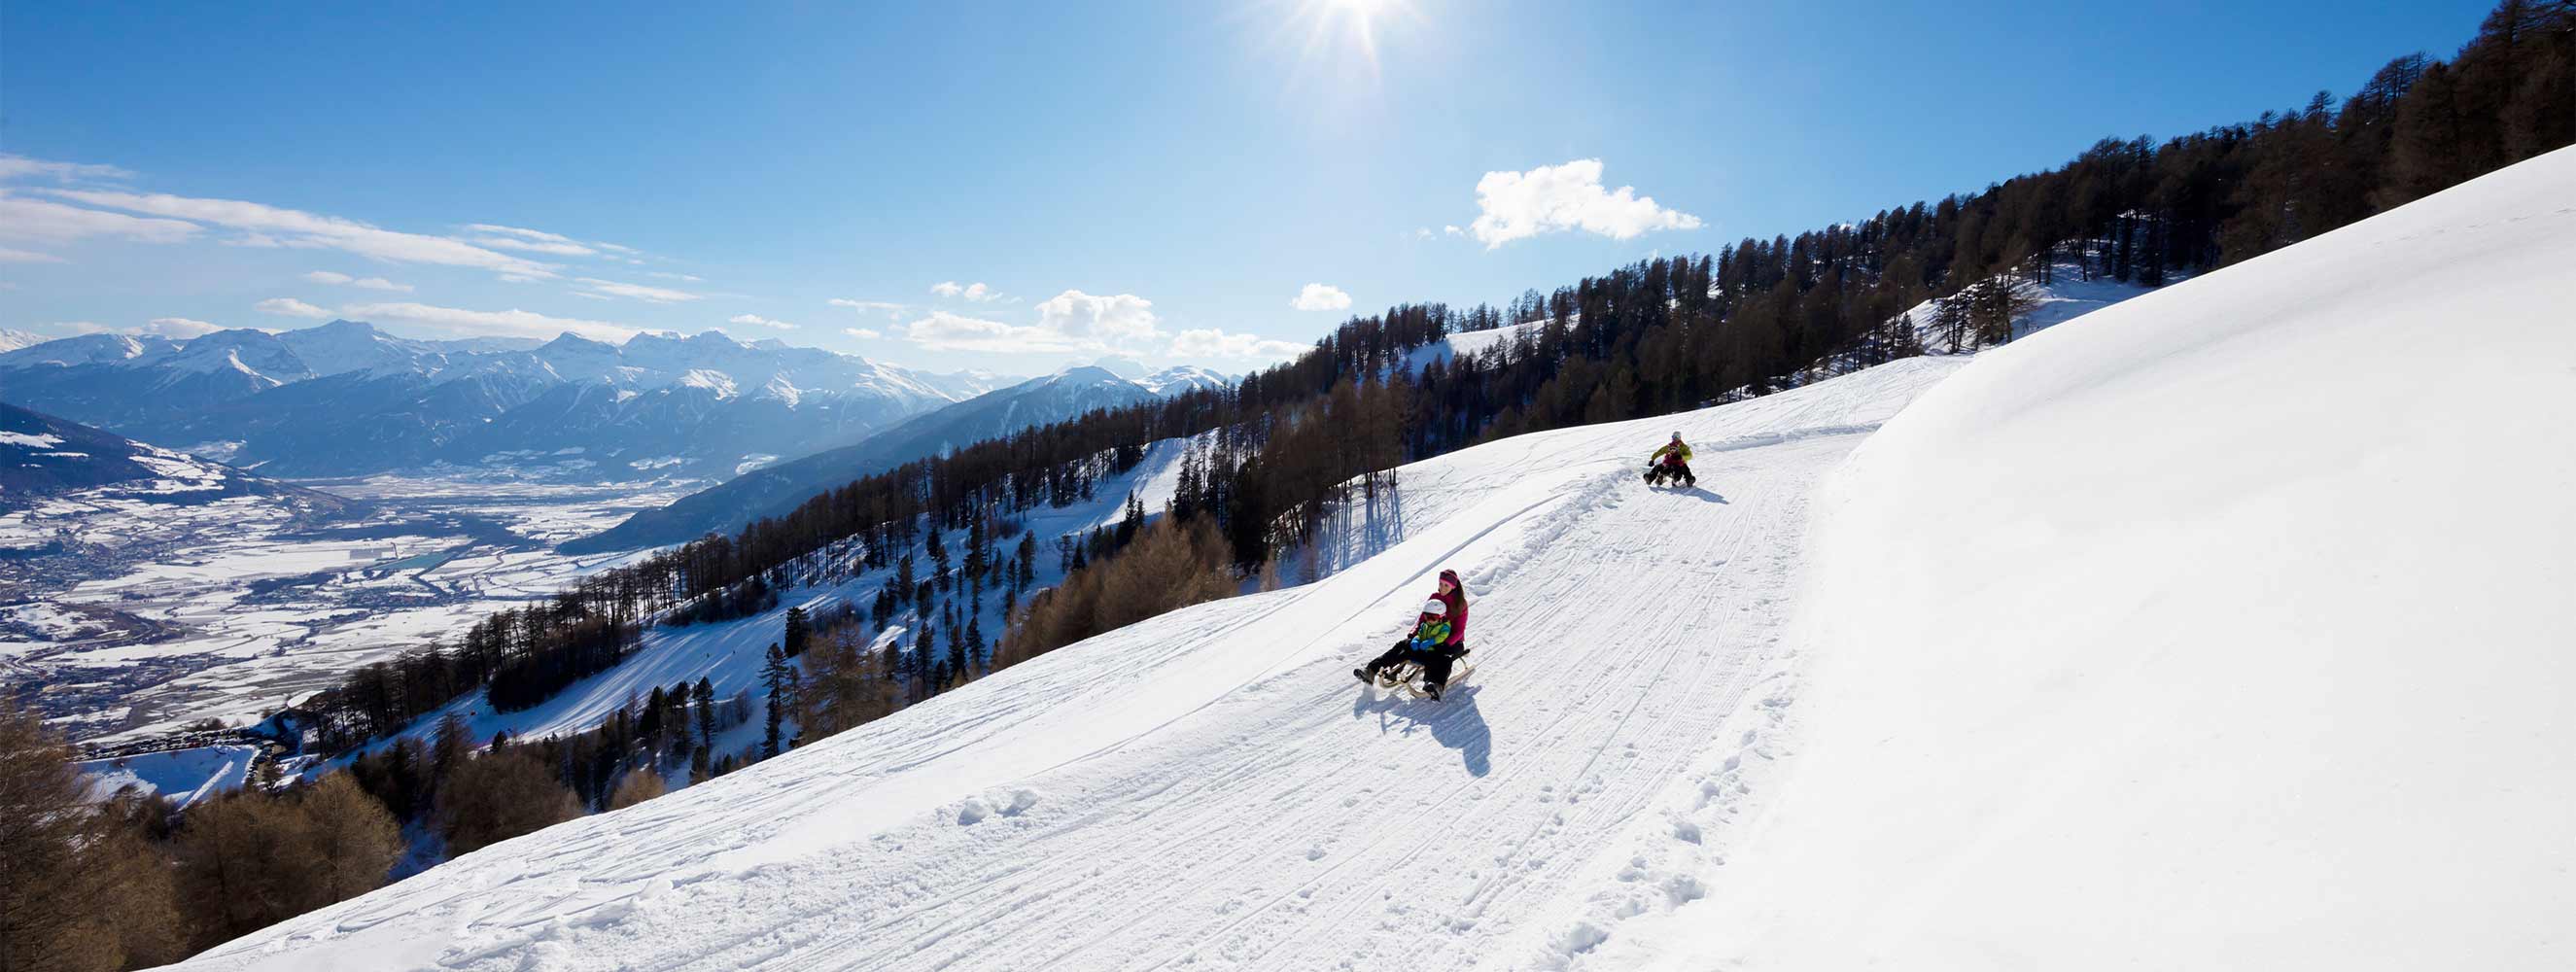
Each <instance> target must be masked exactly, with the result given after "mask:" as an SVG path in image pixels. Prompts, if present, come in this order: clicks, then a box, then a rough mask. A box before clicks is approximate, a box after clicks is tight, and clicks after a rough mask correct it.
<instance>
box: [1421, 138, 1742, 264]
mask: <svg viewBox="0 0 2576 972" xmlns="http://www.w3.org/2000/svg"><path fill="white" fill-rule="evenodd" d="M1476 208H1478V209H1480V210H1483V212H1484V214H1483V215H1481V216H1478V217H1476V221H1475V222H1474V223H1471V224H1469V226H1468V228H1469V229H1470V230H1472V231H1473V232H1474V233H1475V235H1476V239H1478V240H1481V241H1483V242H1484V244H1485V248H1486V249H1488V250H1491V249H1494V248H1496V247H1499V246H1502V245H1503V244H1505V243H1509V242H1511V241H1513V240H1520V239H1527V238H1529V237H1533V236H1537V235H1539V234H1541V233H1558V232H1564V231H1567V230H1578V229H1579V230H1583V231H1584V232H1587V233H1596V234H1599V235H1602V236H1607V237H1610V238H1611V239H1614V240H1626V239H1634V238H1636V237H1637V236H1638V235H1639V234H1642V233H1650V232H1654V231H1656V230H1687V229H1698V228H1699V225H1700V222H1699V217H1697V216H1693V215H1691V214H1689V213H1685V212H1680V211H1677V210H1671V209H1665V208H1663V207H1662V206H1658V205H1656V204H1655V201H1654V199H1652V198H1650V197H1646V196H1640V195H1637V190H1636V187H1634V186H1620V187H1619V188H1617V189H1615V190H1605V189H1603V188H1601V160H1600V159H1576V160H1574V161H1572V162H1568V163H1565V164H1564V165H1542V166H1539V167H1538V168H1535V169H1531V170H1529V171H1528V172H1488V173H1485V177H1484V178H1482V179H1478V180H1476Z"/></svg>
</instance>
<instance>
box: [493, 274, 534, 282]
mask: <svg viewBox="0 0 2576 972" xmlns="http://www.w3.org/2000/svg"><path fill="white" fill-rule="evenodd" d="M501 282H502V283H536V282H537V278H535V277H531V276H528V275H527V274H524V273H505V274H502V275H501Z"/></svg>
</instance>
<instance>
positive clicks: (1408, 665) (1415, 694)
mask: <svg viewBox="0 0 2576 972" xmlns="http://www.w3.org/2000/svg"><path fill="white" fill-rule="evenodd" d="M1475 671H1476V663H1475V662H1472V661H1469V660H1467V657H1466V656H1463V655H1462V656H1460V657H1459V659H1458V663H1457V667H1455V668H1451V669H1450V670H1449V684H1447V685H1444V686H1441V689H1440V690H1441V691H1442V692H1454V691H1457V690H1458V686H1459V684H1460V683H1462V682H1465V681H1466V680H1467V676H1468V675H1470V674H1473V673H1474V672H1475ZM1376 684H1377V687H1379V688H1382V689H1386V690H1388V691H1391V692H1397V693H1400V694H1402V695H1404V696H1405V697H1406V698H1413V699H1427V698H1430V697H1431V693H1430V692H1429V691H1426V690H1425V689H1424V688H1423V687H1422V666H1421V665H1420V664H1419V663H1416V662H1400V663H1397V664H1396V665H1394V666H1392V667H1389V668H1387V669H1386V670H1384V671H1381V672H1379V673H1377V682H1376Z"/></svg>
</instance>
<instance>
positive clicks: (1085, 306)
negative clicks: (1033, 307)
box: [1038, 290, 1160, 344]
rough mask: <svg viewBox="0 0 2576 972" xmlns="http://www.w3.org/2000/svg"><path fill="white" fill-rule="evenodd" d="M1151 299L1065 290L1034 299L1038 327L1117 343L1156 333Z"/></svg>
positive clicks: (1101, 341) (1098, 340)
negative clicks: (1096, 295) (1040, 298)
mask: <svg viewBox="0 0 2576 972" xmlns="http://www.w3.org/2000/svg"><path fill="white" fill-rule="evenodd" d="M1155 325H1156V318H1155V317H1154V302H1153V301H1150V300H1146V299H1145V298H1142V297H1138V296H1136V295H1135V294H1118V295H1116V296H1108V297H1095V296H1093V295H1091V294H1086V293H1083V292H1082V291H1079V290H1068V291H1065V292H1063V293H1061V294H1057V295H1055V296H1053V297H1049V298H1047V299H1046V300H1044V301H1041V302H1039V303H1038V327H1040V328H1042V329H1045V330H1050V331H1055V332H1058V333H1061V334H1065V335H1067V336H1070V337H1074V338H1081V339H1087V340H1093V341H1097V342H1099V343H1102V344H1117V343H1119V342H1121V341H1128V340H1142V339H1145V338H1151V337H1154V336H1156V335H1157V334H1159V333H1160V332H1159V331H1158V330H1157V329H1156V326H1155Z"/></svg>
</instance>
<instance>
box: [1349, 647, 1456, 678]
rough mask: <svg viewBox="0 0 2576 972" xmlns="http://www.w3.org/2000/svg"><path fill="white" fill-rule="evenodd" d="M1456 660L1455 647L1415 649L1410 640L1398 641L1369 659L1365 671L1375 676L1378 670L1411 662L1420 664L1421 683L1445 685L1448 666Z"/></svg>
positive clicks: (1370, 675) (1371, 676)
mask: <svg viewBox="0 0 2576 972" xmlns="http://www.w3.org/2000/svg"><path fill="white" fill-rule="evenodd" d="M1457 661H1458V655H1457V649H1455V648H1449V647H1445V646H1444V647H1438V648H1429V649H1417V648H1415V647H1413V642H1411V641H1399V642H1396V643H1395V647H1393V648H1389V649H1387V650H1386V654H1383V655H1379V656H1377V658H1376V659H1374V660H1372V661H1370V662H1369V663H1368V668H1367V671H1368V673H1369V677H1370V678H1376V677H1377V674H1378V673H1379V672H1382V671H1385V670H1387V669H1390V668H1393V667H1395V666H1397V665H1401V664H1404V663H1405V662H1412V663H1414V664H1417V665H1420V666H1422V681H1423V684H1425V685H1437V686H1446V685H1448V684H1449V666H1451V665H1453V664H1455V663H1456V662H1457Z"/></svg>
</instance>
